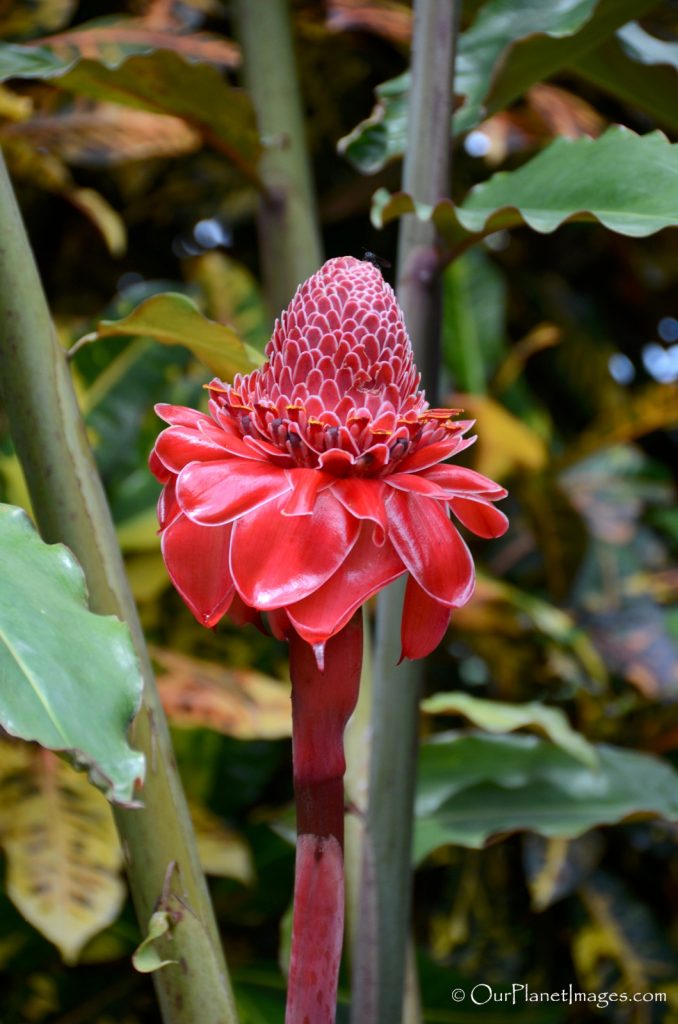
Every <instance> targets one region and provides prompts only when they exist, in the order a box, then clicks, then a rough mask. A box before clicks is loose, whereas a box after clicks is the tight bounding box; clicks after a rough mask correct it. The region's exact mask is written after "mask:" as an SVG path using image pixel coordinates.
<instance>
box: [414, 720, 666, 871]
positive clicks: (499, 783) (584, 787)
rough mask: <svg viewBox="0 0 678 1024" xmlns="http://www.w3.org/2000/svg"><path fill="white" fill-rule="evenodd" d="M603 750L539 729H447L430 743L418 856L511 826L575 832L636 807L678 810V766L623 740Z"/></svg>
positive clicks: (645, 812)
mask: <svg viewBox="0 0 678 1024" xmlns="http://www.w3.org/2000/svg"><path fill="white" fill-rule="evenodd" d="M596 750H597V752H598V756H599V764H598V767H597V768H595V769H592V768H587V767H585V766H584V765H583V764H581V762H580V761H577V760H575V759H574V758H573V757H571V756H570V755H569V754H566V753H565V752H564V751H563V750H561V749H560V748H559V747H557V746H555V745H554V744H552V743H548V742H547V741H545V740H542V739H539V738H537V737H536V736H522V735H513V734H510V735H506V736H491V735H487V734H471V735H469V734H463V735H462V734H445V735H442V736H440V737H436V739H435V740H434V741H431V742H429V743H426V744H424V746H423V747H422V750H421V755H420V762H419V781H418V793H417V805H416V807H417V825H416V832H415V859H416V861H420V860H422V859H423V858H424V857H426V856H427V855H428V854H429V853H432V852H433V851H434V850H436V849H439V848H440V847H441V846H446V845H450V844H454V845H459V846H468V847H471V848H473V849H479V848H481V847H482V846H484V845H485V843H486V842H487V841H488V840H489V839H491V838H492V837H494V836H498V835H502V834H505V833H510V832H517V831H530V832H537V833H538V834H539V835H542V836H547V837H559V838H566V839H567V838H569V839H572V838H575V837H576V836H580V835H583V834H584V832H587V831H588V830H589V829H591V828H594V827H595V826H597V825H613V824H616V823H617V822H620V821H624V820H626V819H627V818H631V817H636V816H643V817H657V816H658V817H662V818H666V819H669V820H672V821H675V820H677V819H678V772H676V771H675V770H674V769H673V768H672V767H671V766H670V765H669V764H667V763H666V762H664V761H660V760H659V759H658V758H655V757H652V756H650V755H648V754H641V753H638V752H636V751H632V750H622V749H621V748H619V747H612V746H605V745H603V744H600V745H597V746H596Z"/></svg>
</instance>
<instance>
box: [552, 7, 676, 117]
mask: <svg viewBox="0 0 678 1024" xmlns="http://www.w3.org/2000/svg"><path fill="white" fill-rule="evenodd" d="M571 67H572V69H573V70H574V71H576V72H577V74H578V75H580V76H581V77H583V78H585V79H587V80H588V81H589V82H593V84H594V85H596V86H597V87H598V88H600V89H604V90H605V91H606V92H609V93H611V94H612V95H613V96H616V97H618V98H619V99H621V100H623V101H624V102H625V103H628V104H629V106H631V107H632V108H639V109H640V110H644V111H646V113H648V114H650V115H651V116H652V117H653V118H655V119H656V120H657V121H658V122H659V124H660V125H663V126H665V127H667V128H670V129H672V130H673V131H674V132H678V104H677V103H676V90H677V89H678V76H677V75H676V71H677V70H678V44H677V43H668V42H665V41H664V40H663V39H656V38H655V37H654V36H651V35H650V34H649V33H647V32H645V30H644V29H642V28H641V27H640V26H639V25H637V24H635V23H633V22H632V23H631V24H629V25H625V26H624V27H623V28H621V29H620V30H619V31H618V32H617V33H616V38H613V37H610V38H609V39H606V40H605V42H603V44H602V45H601V46H599V47H597V48H596V49H594V50H589V51H588V52H587V53H585V54H583V55H582V56H581V57H579V58H578V59H577V60H576V61H574V62H573V63H572V64H571Z"/></svg>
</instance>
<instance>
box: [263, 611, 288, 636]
mask: <svg viewBox="0 0 678 1024" xmlns="http://www.w3.org/2000/svg"><path fill="white" fill-rule="evenodd" d="M266 618H267V619H268V624H269V626H270V627H271V633H273V636H274V637H275V638H276V640H287V639H288V638H289V635H290V633H291V632H292V624H291V623H290V620H289V616H288V614H287V612H286V611H285V609H284V608H272V609H271V611H270V612H268V614H267V616H266Z"/></svg>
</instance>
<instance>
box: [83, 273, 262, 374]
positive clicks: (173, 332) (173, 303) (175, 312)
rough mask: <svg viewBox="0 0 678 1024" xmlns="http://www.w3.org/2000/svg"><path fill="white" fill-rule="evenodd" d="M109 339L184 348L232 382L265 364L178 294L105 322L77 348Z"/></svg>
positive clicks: (227, 329)
mask: <svg viewBox="0 0 678 1024" xmlns="http://www.w3.org/2000/svg"><path fill="white" fill-rule="evenodd" d="M110 337H127V338H130V337H131V338H136V337H143V338H152V339H153V340H154V341H157V342H159V343H160V344H161V345H183V346H184V347H185V348H188V349H190V350H191V352H192V353H193V355H194V356H196V357H197V358H198V359H200V360H201V362H203V363H205V365H206V366H208V367H209V368H210V370H212V372H213V373H216V374H217V375H218V376H219V377H221V378H222V379H225V380H232V379H233V377H234V375H235V374H236V373H250V372H251V371H252V370H254V369H256V367H257V366H260V365H261V363H262V361H263V356H262V355H261V353H260V352H257V350H256V349H254V348H252V347H251V346H250V345H245V344H243V342H242V341H241V340H240V338H239V337H238V335H237V334H236V333H235V331H234V330H232V329H231V328H230V327H225V326H224V324H219V323H217V322H216V321H215V320H208V319H207V317H204V316H203V315H202V313H201V312H200V310H199V309H198V307H197V306H196V305H195V303H194V302H192V301H191V300H190V299H189V298H188V297H187V296H186V295H180V294H179V292H165V293H163V294H161V295H153V296H151V298H150V299H146V301H145V302H142V303H141V305H140V306H137V308H136V309H134V310H132V312H131V313H130V314H129V315H128V316H126V317H124V318H123V319H122V320H102V321H101V323H99V324H98V326H97V329H96V331H93V332H92V333H91V334H87V335H85V337H84V338H81V339H80V341H79V342H78V343H77V345H78V347H79V346H80V345H82V344H84V343H88V342H92V341H97V340H98V339H99V338H110Z"/></svg>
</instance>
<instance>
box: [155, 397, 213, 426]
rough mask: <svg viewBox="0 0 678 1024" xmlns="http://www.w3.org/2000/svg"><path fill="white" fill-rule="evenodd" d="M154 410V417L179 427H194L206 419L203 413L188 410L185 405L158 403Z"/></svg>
mask: <svg viewBox="0 0 678 1024" xmlns="http://www.w3.org/2000/svg"><path fill="white" fill-rule="evenodd" d="M154 408H155V413H156V416H159V417H160V419H161V420H164V421H165V423H172V424H173V425H174V424H176V425H177V426H180V427H194V426H196V424H197V423H198V421H199V420H204V419H207V417H206V416H205V413H204V412H198V410H197V409H189V408H187V407H186V406H185V405H168V404H167V403H166V402H158V404H157V405H156V406H154Z"/></svg>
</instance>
